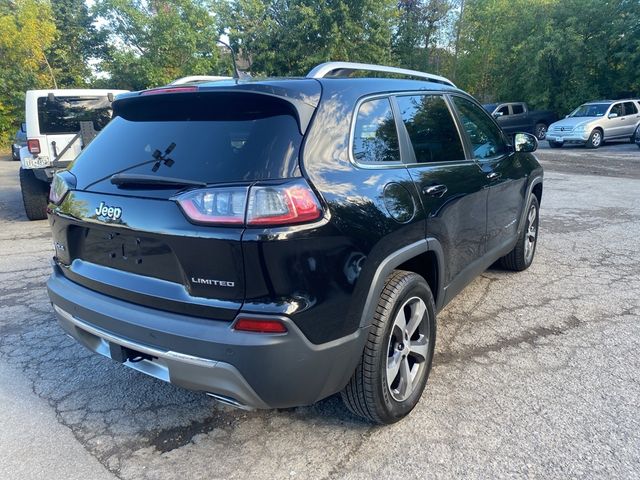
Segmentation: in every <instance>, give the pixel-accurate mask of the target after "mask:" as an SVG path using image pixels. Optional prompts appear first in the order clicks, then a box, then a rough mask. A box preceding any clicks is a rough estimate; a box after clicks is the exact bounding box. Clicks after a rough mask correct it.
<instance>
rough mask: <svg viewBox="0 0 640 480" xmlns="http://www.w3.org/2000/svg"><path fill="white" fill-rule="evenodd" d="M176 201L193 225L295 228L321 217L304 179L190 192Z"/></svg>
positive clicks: (316, 200) (317, 204) (312, 194)
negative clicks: (274, 183) (289, 226)
mask: <svg viewBox="0 0 640 480" xmlns="http://www.w3.org/2000/svg"><path fill="white" fill-rule="evenodd" d="M176 201H177V202H178V205H180V207H181V208H182V211H183V212H184V214H185V215H186V216H187V218H189V219H190V220H191V221H193V222H196V223H203V224H210V225H243V226H244V225H246V226H261V227H267V226H279V225H295V224H298V223H306V222H311V221H313V220H317V219H318V218H320V217H321V216H322V208H321V207H320V203H319V202H318V199H317V198H316V196H315V194H314V193H313V191H312V190H311V188H309V185H307V183H306V182H305V181H304V180H303V179H298V180H293V181H290V182H287V183H284V184H279V185H265V184H262V185H261V184H256V185H253V186H251V187H248V186H247V187H214V188H206V189H200V190H191V191H189V192H186V193H184V194H182V195H179V196H178V197H177V198H176Z"/></svg>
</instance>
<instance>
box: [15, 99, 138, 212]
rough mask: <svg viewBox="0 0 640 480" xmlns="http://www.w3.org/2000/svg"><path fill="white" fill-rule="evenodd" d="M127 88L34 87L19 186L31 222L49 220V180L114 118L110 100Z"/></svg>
mask: <svg viewBox="0 0 640 480" xmlns="http://www.w3.org/2000/svg"><path fill="white" fill-rule="evenodd" d="M124 92H126V90H95V89H76V90H29V91H28V92H27V94H26V99H25V120H26V126H27V146H26V147H23V148H22V149H21V150H20V162H21V168H20V187H21V189H22V200H23V202H24V209H25V212H26V214H27V217H28V218H29V220H42V219H44V218H46V208H47V196H48V193H49V183H50V182H51V178H52V177H53V174H54V173H55V171H56V170H57V169H61V168H65V167H66V166H67V165H69V163H71V162H72V161H73V160H74V159H75V158H76V156H78V154H79V153H80V151H81V150H82V148H83V147H84V146H85V145H86V144H88V143H89V142H90V141H91V140H92V139H93V137H94V136H95V135H96V134H97V132H99V131H100V130H102V128H103V127H104V126H105V125H106V124H107V123H108V122H109V120H110V119H111V102H112V101H113V98H114V96H115V95H117V94H119V93H124Z"/></svg>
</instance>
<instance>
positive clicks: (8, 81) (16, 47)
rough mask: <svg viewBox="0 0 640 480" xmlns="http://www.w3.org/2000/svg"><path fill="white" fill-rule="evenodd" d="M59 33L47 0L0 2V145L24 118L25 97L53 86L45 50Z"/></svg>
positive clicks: (5, 0)
mask: <svg viewBox="0 0 640 480" xmlns="http://www.w3.org/2000/svg"><path fill="white" fill-rule="evenodd" d="M55 34H56V27H55V24H54V23H53V18H52V14H51V6H50V4H49V2H48V1H46V0H14V1H8V0H4V1H2V2H1V3H0V144H3V145H6V144H7V143H8V141H9V138H10V137H11V135H12V134H13V133H15V132H14V129H15V128H16V127H17V126H18V125H19V122H20V121H21V119H22V118H23V117H24V94H25V91H26V90H29V89H33V88H46V87H52V86H53V83H54V82H53V74H52V70H51V68H50V65H49V62H48V59H47V56H46V53H45V52H46V51H47V49H48V48H49V47H50V46H51V43H52V42H53V40H54V37H55Z"/></svg>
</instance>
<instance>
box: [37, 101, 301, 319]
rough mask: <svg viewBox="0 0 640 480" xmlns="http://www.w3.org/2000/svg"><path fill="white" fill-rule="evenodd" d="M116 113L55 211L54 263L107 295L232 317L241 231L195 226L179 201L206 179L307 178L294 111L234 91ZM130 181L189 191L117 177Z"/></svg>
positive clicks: (239, 290) (246, 182) (132, 105)
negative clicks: (162, 180) (168, 181)
mask: <svg viewBox="0 0 640 480" xmlns="http://www.w3.org/2000/svg"><path fill="white" fill-rule="evenodd" d="M117 107H118V100H116V102H115V103H114V114H115V117H114V119H113V120H112V121H111V122H110V123H109V124H108V125H107V126H106V127H105V129H104V130H103V132H102V133H101V134H100V135H98V137H96V139H95V140H94V141H93V142H92V143H91V144H90V145H89V146H88V147H87V148H86V149H85V150H84V151H83V152H82V153H81V155H80V156H79V157H78V158H77V159H76V161H75V162H74V163H73V165H72V167H71V168H70V170H69V171H70V173H71V174H73V176H74V178H75V186H72V190H71V191H70V192H69V193H68V194H67V195H66V197H64V199H63V201H62V202H61V204H60V205H58V206H57V207H54V208H53V209H52V211H51V216H50V222H51V225H52V231H53V236H54V243H55V246H56V262H57V263H58V265H59V266H60V268H61V270H62V272H63V273H64V274H65V275H66V276H67V278H69V279H71V280H72V281H74V282H76V283H79V284H82V285H84V286H86V287H87V288H90V289H93V290H95V291H98V292H101V293H104V294H106V295H110V296H112V297H115V298H120V299H123V300H126V301H130V302H133V303H137V304H141V305H146V306H150V307H153V308H160V309H163V310H167V311H175V312H179V313H184V314H190V315H196V316H201V317H207V318H212V319H218V320H226V321H231V320H232V319H233V318H234V317H235V314H236V313H237V311H238V310H239V309H240V307H241V306H242V303H243V301H244V296H245V278H244V277H245V272H244V266H243V257H242V248H241V245H240V242H241V239H242V235H243V232H244V224H243V223H242V224H237V225H215V224H214V225H203V224H199V223H198V222H197V221H193V220H189V219H188V218H187V216H186V215H185V213H184V212H183V211H182V209H181V207H180V206H179V205H178V203H177V202H176V196H177V195H179V194H181V193H185V192H187V191H191V190H198V188H201V187H198V186H194V185H193V184H195V183H197V182H200V183H201V184H202V185H205V184H206V185H207V187H208V188H209V189H212V188H213V189H214V190H215V189H216V188H221V189H222V188H225V187H228V186H229V185H233V186H240V187H241V188H242V187H248V186H250V185H252V184H253V183H255V182H256V181H263V180H278V179H282V178H295V177H298V176H300V175H301V173H300V169H299V164H298V151H299V148H300V144H301V141H302V133H301V131H300V124H299V123H298V116H297V114H296V111H295V108H293V107H292V106H291V104H290V103H289V102H288V101H286V100H283V99H280V98H277V97H274V96H273V95H263V94H256V93H247V92H240V93H236V92H228V91H225V92H215V91H210V92H206V93H203V92H191V93H171V94H162V95H155V96H153V95H152V96H147V97H141V98H140V99H139V100H136V99H135V98H134V99H133V100H132V98H131V96H129V97H127V100H126V108H122V109H121V110H120V114H119V115H118V108H117ZM123 173H126V174H127V175H133V176H136V175H137V176H139V177H144V178H149V177H153V178H156V177H164V178H168V177H170V178H173V179H175V180H176V181H177V182H180V181H183V182H185V184H184V185H175V184H174V185H152V184H145V183H144V182H142V183H140V184H127V185H122V184H114V183H113V182H112V181H111V179H112V176H113V175H114V174H120V175H122V174H123ZM114 178H115V177H114ZM221 197H224V196H221ZM215 202H220V203H219V204H218V203H215ZM215 202H214V203H215V205H214V207H213V208H218V207H219V208H222V207H225V208H227V209H233V208H235V206H232V205H231V203H233V202H229V201H227V203H225V200H224V198H216V200H215ZM246 274H249V275H250V274H251V272H246Z"/></svg>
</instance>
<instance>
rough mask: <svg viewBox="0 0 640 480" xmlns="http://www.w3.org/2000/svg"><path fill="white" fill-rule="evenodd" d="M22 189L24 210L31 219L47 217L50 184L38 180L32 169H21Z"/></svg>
mask: <svg viewBox="0 0 640 480" xmlns="http://www.w3.org/2000/svg"><path fill="white" fill-rule="evenodd" d="M20 189H21V190H22V202H23V203H24V211H25V213H26V214H27V218H28V219H29V220H44V219H45V218H47V204H48V195H49V184H47V183H46V182H43V181H41V180H38V179H37V178H36V176H35V174H34V173H33V171H32V170H25V169H24V168H21V169H20Z"/></svg>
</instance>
